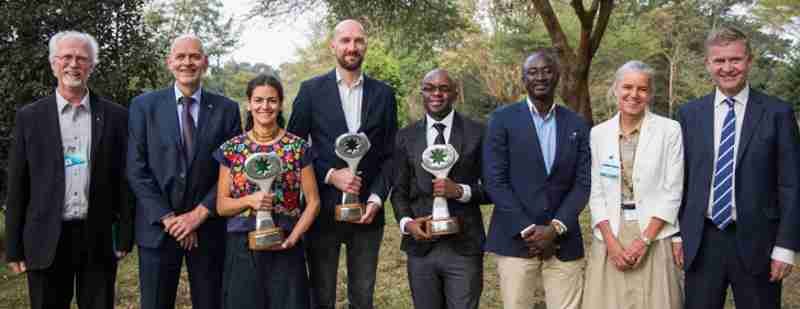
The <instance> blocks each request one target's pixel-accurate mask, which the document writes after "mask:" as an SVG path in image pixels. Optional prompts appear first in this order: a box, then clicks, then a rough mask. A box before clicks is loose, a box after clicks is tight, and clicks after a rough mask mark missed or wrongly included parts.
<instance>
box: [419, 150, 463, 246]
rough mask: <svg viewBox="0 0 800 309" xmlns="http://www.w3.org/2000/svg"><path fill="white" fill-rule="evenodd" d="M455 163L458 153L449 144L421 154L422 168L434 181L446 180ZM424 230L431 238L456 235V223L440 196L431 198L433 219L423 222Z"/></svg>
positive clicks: (445, 202)
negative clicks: (434, 178) (431, 175)
mask: <svg viewBox="0 0 800 309" xmlns="http://www.w3.org/2000/svg"><path fill="white" fill-rule="evenodd" d="M456 161H458V152H457V151H456V149H455V148H453V145H450V144H439V145H431V146H428V148H425V151H423V152H422V168H423V169H425V170H426V171H428V172H429V173H431V174H433V176H434V177H436V179H441V178H446V177H447V174H448V173H450V169H451V168H453V165H455V164H456ZM424 228H425V230H426V232H427V233H428V234H429V235H431V236H442V235H450V234H455V233H458V231H459V226H458V221H456V219H455V218H452V217H450V210H449V209H447V199H446V198H444V197H442V196H437V197H434V198H433V218H432V219H431V220H428V221H426V222H425V227H424Z"/></svg>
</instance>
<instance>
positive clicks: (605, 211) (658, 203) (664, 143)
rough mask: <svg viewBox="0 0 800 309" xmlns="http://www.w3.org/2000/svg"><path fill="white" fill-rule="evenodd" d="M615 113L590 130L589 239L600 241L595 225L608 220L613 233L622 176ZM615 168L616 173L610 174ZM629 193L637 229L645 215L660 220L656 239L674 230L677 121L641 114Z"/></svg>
mask: <svg viewBox="0 0 800 309" xmlns="http://www.w3.org/2000/svg"><path fill="white" fill-rule="evenodd" d="M619 121H620V119H619V113H617V115H615V116H614V117H613V118H611V119H609V120H607V121H605V122H603V123H601V124H599V125H597V126H595V127H594V128H592V135H591V147H592V190H591V195H590V197H589V209H590V211H591V214H592V229H593V234H594V236H595V238H597V239H598V240H603V236H602V234H601V233H600V229H599V228H598V227H597V223H599V222H601V221H603V220H608V222H609V223H610V225H611V231H612V232H613V233H614V235H619V227H620V221H622V220H623V219H622V218H620V217H621V206H620V202H621V201H620V200H621V199H622V194H621V192H620V191H621V190H622V174H621V162H620V154H619V134H620V124H619ZM615 171H616V173H615ZM632 178H633V196H634V198H636V212H637V217H638V220H639V229H640V230H641V231H642V232H644V230H645V228H647V225H648V224H649V223H650V218H651V217H656V218H659V219H661V220H664V221H665V223H666V224H664V227H663V228H662V229H661V231H660V232H659V233H658V235H657V237H656V239H662V238H665V237H669V236H671V235H673V234H675V233H676V232H678V230H679V229H678V222H677V220H678V209H679V208H680V205H681V194H682V193H683V141H682V138H681V127H680V125H679V124H678V122H677V121H675V120H671V119H668V118H664V117H661V116H658V115H656V114H653V113H651V112H650V111H646V112H645V117H644V119H643V120H642V125H641V128H640V130H639V143H638V145H637V147H636V158H635V162H634V165H633V177H632Z"/></svg>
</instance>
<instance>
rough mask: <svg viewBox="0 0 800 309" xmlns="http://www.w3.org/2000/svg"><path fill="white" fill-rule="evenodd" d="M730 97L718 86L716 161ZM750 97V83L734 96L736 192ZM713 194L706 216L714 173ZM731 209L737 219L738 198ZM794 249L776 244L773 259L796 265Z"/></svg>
mask: <svg viewBox="0 0 800 309" xmlns="http://www.w3.org/2000/svg"><path fill="white" fill-rule="evenodd" d="M727 98H728V97H727V96H725V94H723V93H722V92H721V91H720V90H719V88H717V91H716V94H715V95H714V162H716V161H717V153H718V151H719V136H720V134H721V133H722V124H723V122H724V121H725V116H726V115H727V114H728V110H729V107H728V105H726V104H725V103H723V101H724V100H725V99H727ZM749 98H750V85H745V87H744V88H743V89H742V91H740V92H739V93H738V94H736V95H735V96H733V99H734V100H735V101H736V102H735V103H734V104H733V110H734V112H736V133H735V134H734V136H733V138H734V140H733V151H735V153H734V156H733V175H734V177H733V179H732V182H731V183H732V184H733V188H734V192H736V153H739V136H741V133H742V123H743V122H744V113H745V111H747V109H746V108H745V107H746V106H747V100H748V99H749ZM711 177H712V178H711V191H710V192H712V193H711V194H709V196H708V209H707V210H706V217H708V218H711V212H712V211H711V209H712V208H713V205H714V194H713V192H714V175H712V176H711ZM731 209H732V210H733V212H732V216H733V220H734V221H736V198H735V196H734V198H733V199H731ZM794 253H795V252H794V251H792V250H789V249H786V248H781V247H778V246H775V247H774V248H773V249H772V259H773V260H778V261H781V262H784V263H787V264H791V265H794Z"/></svg>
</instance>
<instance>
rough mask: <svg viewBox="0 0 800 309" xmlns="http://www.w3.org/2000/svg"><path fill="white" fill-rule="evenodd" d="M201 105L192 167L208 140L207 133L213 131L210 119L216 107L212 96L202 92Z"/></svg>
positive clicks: (192, 155)
mask: <svg viewBox="0 0 800 309" xmlns="http://www.w3.org/2000/svg"><path fill="white" fill-rule="evenodd" d="M199 104H200V105H198V106H197V118H198V119H197V131H196V132H195V134H194V136H195V137H194V153H193V154H191V156H190V158H191V160H190V161H189V164H190V165H191V163H192V162H194V158H195V156H196V155H197V151H198V149H199V148H201V145H203V141H205V140H206V138H205V137H206V134H208V133H207V132H210V131H213V130H212V129H211V128H209V126H210V124H209V123H210V122H209V121H208V118H209V117H211V114H212V113H213V110H214V107H216V104H214V100H213V99H212V97H211V94H210V93H208V92H206V91H205V90H202V94H201V96H200V103H199Z"/></svg>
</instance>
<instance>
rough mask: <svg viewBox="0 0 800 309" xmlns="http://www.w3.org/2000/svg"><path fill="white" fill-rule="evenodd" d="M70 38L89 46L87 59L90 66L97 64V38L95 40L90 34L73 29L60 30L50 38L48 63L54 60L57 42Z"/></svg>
mask: <svg viewBox="0 0 800 309" xmlns="http://www.w3.org/2000/svg"><path fill="white" fill-rule="evenodd" d="M70 39H71V40H80V41H83V42H84V43H86V45H87V46H89V61H91V63H92V67H94V66H95V65H97V63H98V62H99V60H98V53H99V49H100V48H99V47H98V45H97V40H95V39H94V37H93V36H92V35H91V34H88V33H86V32H80V31H73V30H67V31H61V32H59V33H56V35H54V36H52V37H51V38H50V43H48V47H49V48H50V55H49V57H48V59H49V60H50V63H53V61H55V58H56V54H57V53H58V43H59V42H61V41H63V40H70Z"/></svg>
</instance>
